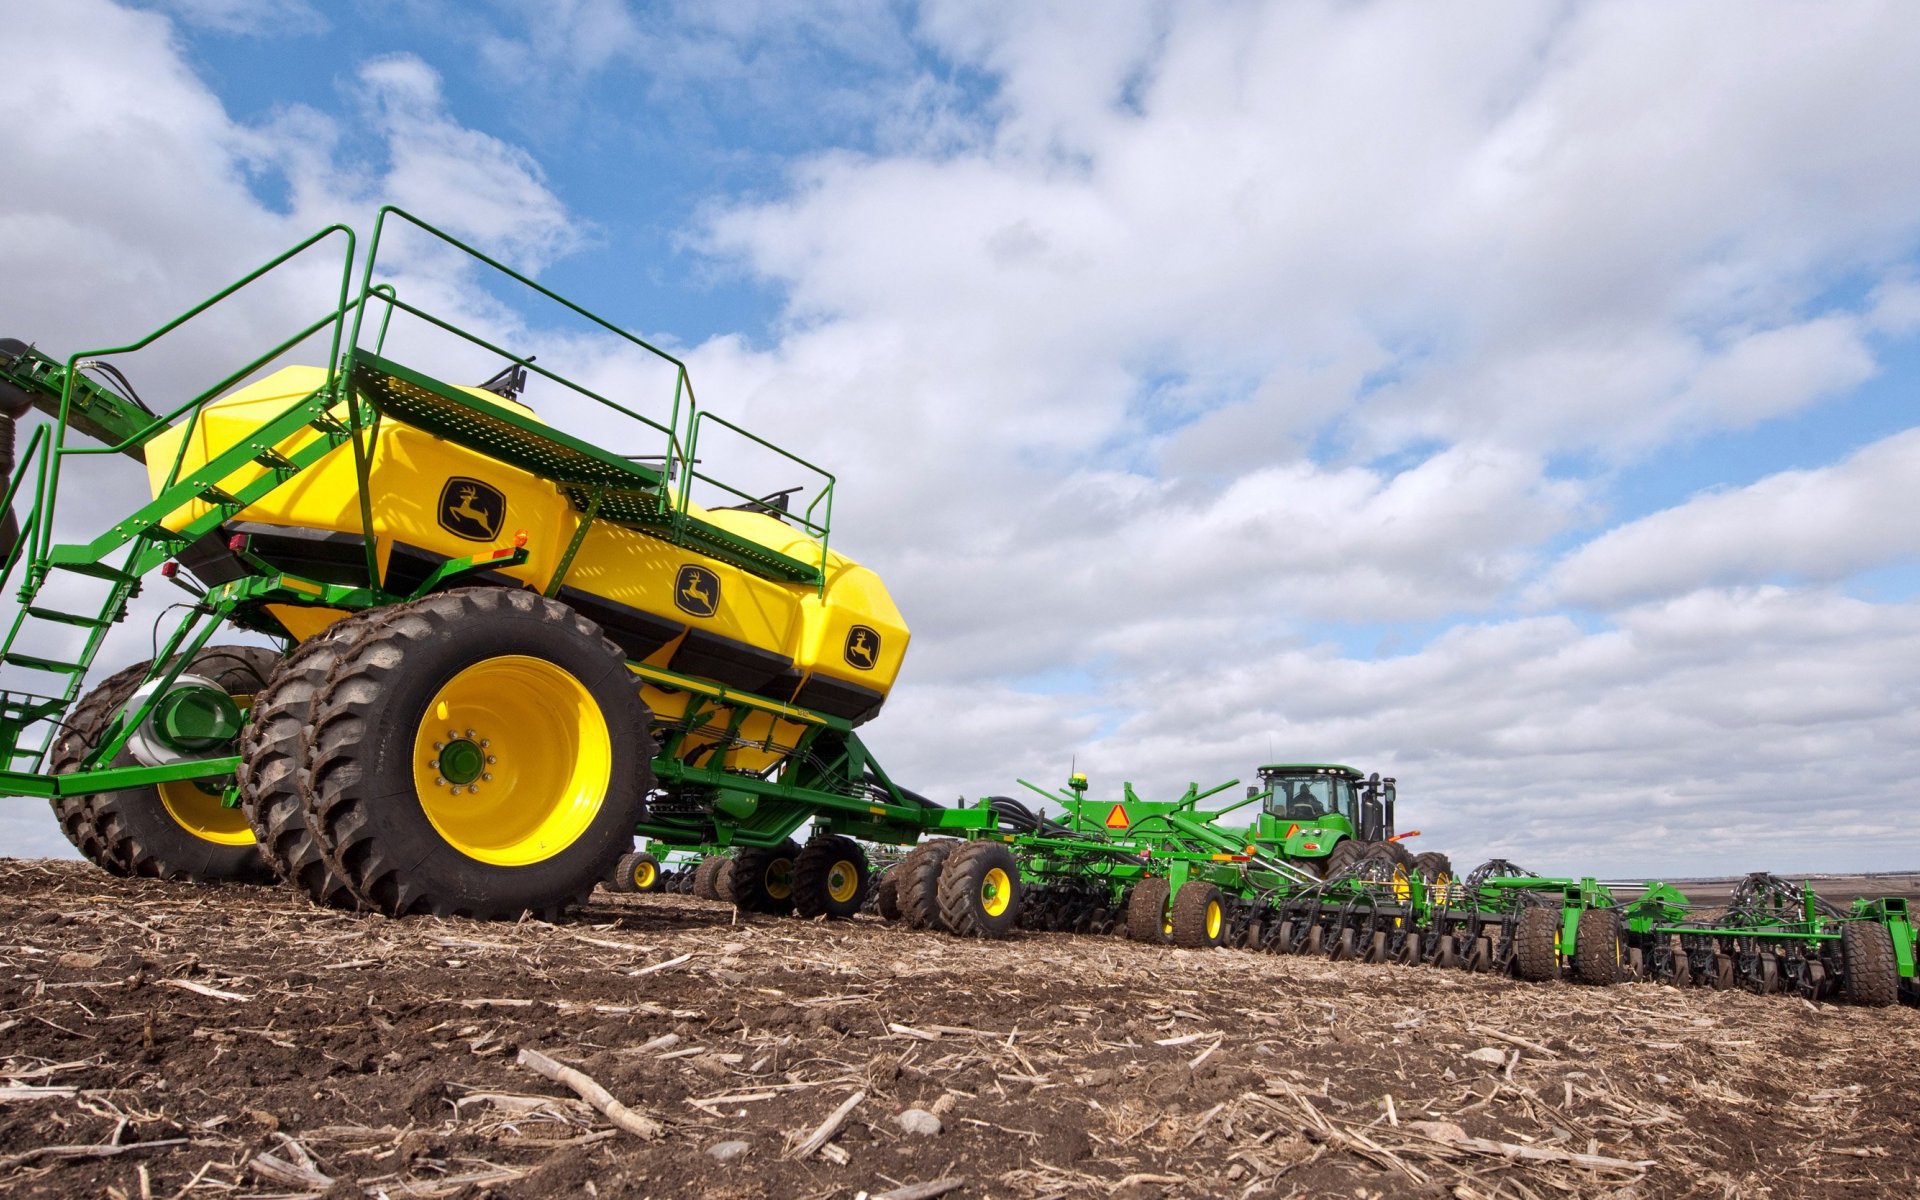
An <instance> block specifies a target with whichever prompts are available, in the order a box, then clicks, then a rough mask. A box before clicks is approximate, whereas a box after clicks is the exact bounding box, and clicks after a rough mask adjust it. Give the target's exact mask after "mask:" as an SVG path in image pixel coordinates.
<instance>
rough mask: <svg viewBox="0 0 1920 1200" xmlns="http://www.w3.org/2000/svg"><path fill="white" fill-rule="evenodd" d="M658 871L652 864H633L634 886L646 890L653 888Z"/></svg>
mask: <svg viewBox="0 0 1920 1200" xmlns="http://www.w3.org/2000/svg"><path fill="white" fill-rule="evenodd" d="M655 874H656V871H655V869H654V865H653V864H652V863H650V862H643V863H635V864H633V886H635V887H637V888H640V889H641V890H643V891H644V890H646V889H647V888H650V887H652V886H653V880H654V876H655Z"/></svg>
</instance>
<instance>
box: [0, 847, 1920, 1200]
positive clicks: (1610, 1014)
mask: <svg viewBox="0 0 1920 1200" xmlns="http://www.w3.org/2000/svg"><path fill="white" fill-rule="evenodd" d="M0 920H3V921H4V923H5V925H4V932H0V963H4V968H5V970H4V974H5V981H4V987H5V999H4V1002H0V1059H3V1061H4V1068H0V1077H3V1078H0V1191H4V1192H5V1193H7V1194H11V1195H29V1196H76V1195H96V1196H97V1195H112V1196H118V1197H122V1198H127V1200H131V1198H133V1197H141V1198H147V1197H177V1196H219V1197H225V1196H259V1195H294V1196H310V1195H316V1194H323V1193H324V1194H327V1195H332V1196H358V1195H372V1196H381V1195H385V1196H394V1197H399V1196H515V1197H520V1196H525V1197H532V1196H553V1195H569V1196H581V1195H584V1196H594V1197H603V1196H660V1197H668V1196H672V1197H688V1196H717V1197H760V1196H766V1197H781V1198H787V1197H808V1196H820V1197H828V1196H846V1197H852V1196H858V1195H860V1194H862V1193H865V1194H868V1195H870V1196H876V1197H877V1196H883V1195H891V1196H894V1197H932V1196H937V1195H947V1196H954V1197H986V1196H1062V1197H1083V1196H1100V1197H1115V1198H1121V1200H1133V1198H1137V1197H1157V1196H1169V1197H1185V1196H1249V1197H1251V1196H1290V1195H1306V1196H1343V1197H1355V1198H1358V1200H1365V1198H1370V1197H1376V1196H1402V1195H1405V1196H1455V1197H1462V1198H1466V1200H1471V1198H1473V1197H1483V1196H1484V1197H1493V1196H1507V1197H1519V1198H1539V1197H1548V1196H1617V1197H1627V1196H1634V1197H1665V1196H1715V1197H1733V1196H1738V1197H1790V1196H1821V1197H1835V1196H1882V1195H1898V1196H1911V1195H1914V1194H1916V1192H1920V1182H1917V1181H1916V1176H1920V1136H1917V1132H1916V1131H1917V1130H1920V1084H1917V1083H1916V1070H1915V1068H1916V1064H1917V1063H1920V1054H1917V1053H1916V1049H1917V1048H1920V1010H1915V1009H1912V1008H1900V1009H1889V1010H1873V1011H1869V1010H1862V1009H1850V1008H1845V1007H1837V1006H1832V1005H1826V1004H1821V1005H1810V1004H1808V1003H1806V1002H1804V1001H1802V1000H1800V999H1798V998H1791V997H1777V996H1776V997H1760V996H1752V995H1747V994H1744V993H1721V992H1708V991H1688V992H1679V991H1675V990H1672V989H1666V988H1661V987H1658V986H1655V985H1646V984H1636V985H1623V986H1619V987H1614V988H1610V989H1593V988H1579V987H1575V986H1573V985H1570V984H1562V985H1548V986H1534V985H1525V984H1520V983H1515V982H1512V981H1509V980H1504V979H1494V978H1487V977H1482V976H1471V975H1465V974H1461V973H1457V972H1446V971H1438V970H1433V969H1424V968H1401V967H1377V966H1376V967H1369V966H1360V965H1348V964H1336V963H1328V962H1324V961H1309V960H1305V959H1298V958H1286V957H1266V956H1256V955H1251V954H1247V953H1244V952H1239V951H1228V950H1221V951H1212V952H1192V951H1177V950H1169V949H1163V948H1156V947H1148V946H1140V945H1134V944H1131V943H1128V942H1126V941H1124V940H1119V939H1087V938H1081V939H1075V938H1070V937H1066V936H1064V935H1062V936H1055V935H1038V934H1028V935H1023V936H1021V937H1019V938H1017V939H1015V940H1013V941H1010V942H1006V943H996V944H981V943H966V942H960V941H957V940H954V939H951V938H947V937H944V936H940V935H935V934H925V933H913V932H909V931H906V930H903V929H897V928H893V927H889V926H886V925H883V924H881V923H879V922H877V921H873V920H869V919H863V920H860V921H855V922H852V923H848V924H832V925H829V924H820V923H808V922H801V921H798V920H793V919H775V918H767V917H755V918H751V919H746V920H743V921H741V922H740V923H735V921H734V918H733V913H732V911H731V909H728V908H725V907H722V906H719V905H715V904H709V903H703V902H700V901H696V900H691V899H684V898H680V897H657V896H634V897H606V896H603V897H600V898H599V899H598V900H597V902H596V903H595V904H593V905H592V906H590V907H589V908H588V909H586V910H585V911H583V912H582V913H580V914H579V915H578V916H577V917H575V918H573V919H571V920H570V921H568V922H567V923H565V924H562V925H558V926H553V925H545V924H539V923H525V924H521V925H499V924H492V925H489V924H476V923H471V922H462V921H439V920H431V919H417V920H409V921H404V922H396V921H391V920H386V919H384V918H380V917H374V916H363V915H354V914H346V913H338V912H329V911H322V910H318V909H315V908H312V907H310V906H308V905H307V903H306V902H305V901H304V900H302V899H300V898H297V897H295V896H294V895H292V894H290V893H286V892H282V891H279V890H273V889H263V888H240V887H231V888H209V887H192V886H186V885H176V884H162V883H155V882H148V881H128V880H116V879H112V878H109V877H107V876H106V875H104V874H101V873H100V872H98V871H96V870H95V869H93V868H92V867H89V866H85V865H83V864H77V863H64V862H62V863H54V862H39V861H21V860H0ZM523 1050H530V1051H537V1052H538V1053H539V1054H543V1055H546V1056H548V1057H550V1058H551V1059H553V1060H556V1061H557V1062H559V1063H561V1064H564V1065H565V1066H568V1067H572V1068H575V1069H577V1070H578V1071H579V1072H583V1073H584V1074H585V1075H586V1076H588V1077H590V1078H591V1080H592V1081H594V1082H597V1083H598V1084H599V1085H600V1086H601V1087H603V1088H604V1089H605V1091H606V1092H607V1093H611V1096H612V1097H613V1098H615V1099H616V1100H617V1101H619V1102H620V1103H621V1104H623V1105H624V1106H625V1108H624V1109H620V1108H616V1109H615V1110H614V1111H615V1112H616V1113H617V1114H619V1115H620V1116H621V1118H622V1120H623V1122H624V1123H625V1125H627V1126H629V1127H631V1129H632V1130H634V1131H632V1132H630V1131H629V1130H628V1129H627V1128H620V1127H617V1126H616V1124H615V1123H614V1122H613V1121H612V1120H610V1119H609V1117H607V1116H604V1115H602V1113H601V1112H600V1111H597V1110H596V1109H594V1108H592V1107H589V1106H588V1105H587V1104H586V1103H584V1102H582V1101H581V1100H580V1099H579V1098H578V1097H577V1096H576V1093H575V1092H574V1091H573V1090H571V1089H570V1088H569V1087H567V1086H565V1085H563V1084H562V1083H559V1082H555V1081H553V1080H551V1079H549V1078H548V1077H546V1076H545V1075H543V1074H540V1073H538V1072H537V1071H536V1070H535V1069H533V1068H532V1067H531V1066H529V1065H522V1064H523V1061H537V1060H523V1058H522V1055H521V1052H522V1051H523ZM910 1109H918V1110H921V1114H920V1115H918V1116H912V1117H909V1118H908V1121H911V1122H919V1123H920V1124H921V1126H922V1127H923V1128H928V1129H931V1128H932V1127H933V1124H934V1123H937V1125H938V1130H939V1131H938V1132H910V1131H909V1130H908V1129H907V1128H905V1127H904V1126H903V1123H902V1121H901V1120H900V1119H899V1118H900V1116H901V1114H902V1113H904V1112H906V1111H907V1110H910ZM836 1113H840V1114H842V1116H841V1117H840V1118H839V1119H838V1121H837V1122H836V1121H834V1120H832V1119H830V1118H831V1117H832V1116H833V1114H836ZM726 1143H744V1150H743V1151H742V1147H741V1146H739V1145H735V1146H725V1145H724V1144H726ZM717 1147H718V1148H721V1149H722V1153H723V1154H724V1153H725V1152H726V1151H742V1152H740V1153H739V1154H738V1156H737V1157H733V1158H731V1159H725V1160H723V1158H722V1157H721V1156H720V1155H716V1154H715V1153H713V1151H714V1150H715V1149H716V1148H717Z"/></svg>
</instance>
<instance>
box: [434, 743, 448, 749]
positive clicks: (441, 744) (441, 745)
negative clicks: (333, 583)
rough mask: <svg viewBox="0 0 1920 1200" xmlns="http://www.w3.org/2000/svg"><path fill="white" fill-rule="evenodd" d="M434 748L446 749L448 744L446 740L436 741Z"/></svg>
mask: <svg viewBox="0 0 1920 1200" xmlns="http://www.w3.org/2000/svg"><path fill="white" fill-rule="evenodd" d="M433 748H434V749H435V750H445V749H446V748H447V744H446V743H445V742H435V743H434V744H433Z"/></svg>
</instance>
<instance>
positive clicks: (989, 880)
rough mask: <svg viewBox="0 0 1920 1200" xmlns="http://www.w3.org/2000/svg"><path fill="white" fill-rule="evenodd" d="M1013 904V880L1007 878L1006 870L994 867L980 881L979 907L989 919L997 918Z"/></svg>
mask: <svg viewBox="0 0 1920 1200" xmlns="http://www.w3.org/2000/svg"><path fill="white" fill-rule="evenodd" d="M1012 903H1013V880H1011V879H1009V878H1008V877H1007V872H1006V869H1005V868H1003V867H995V868H993V869H992V870H990V871H988V872H987V873H986V875H985V877H983V878H982V879H981V880H980V907H981V908H982V909H984V910H985V911H986V914H987V915H988V916H990V917H997V916H999V915H1001V914H1002V913H1004V912H1006V911H1007V906H1008V905H1009V904H1012Z"/></svg>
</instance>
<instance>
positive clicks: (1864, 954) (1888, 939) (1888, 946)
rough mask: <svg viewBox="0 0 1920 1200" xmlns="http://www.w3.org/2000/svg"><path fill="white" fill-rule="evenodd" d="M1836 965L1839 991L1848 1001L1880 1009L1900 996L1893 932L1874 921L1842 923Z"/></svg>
mask: <svg viewBox="0 0 1920 1200" xmlns="http://www.w3.org/2000/svg"><path fill="white" fill-rule="evenodd" d="M1840 964H1841V978H1840V991H1841V994H1842V995H1844V996H1845V997H1846V998H1847V999H1848V1000H1849V1001H1850V1002H1852V1003H1854V1004H1865V1005H1870V1006H1871V1007H1874V1008H1884V1007H1886V1006H1887V1005H1889V1004H1892V1003H1893V1002H1894V1001H1895V1000H1897V999H1899V998H1900V973H1899V966H1898V964H1897V963H1896V962H1895V960H1894V953H1893V935H1892V934H1891V933H1889V932H1888V931H1887V927H1886V926H1885V925H1881V924H1879V923H1878V922H1875V921H1848V922H1847V923H1846V924H1844V925H1842V926H1841V927H1840Z"/></svg>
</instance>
